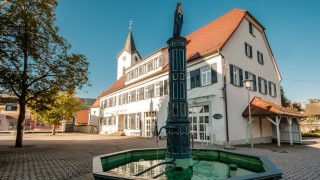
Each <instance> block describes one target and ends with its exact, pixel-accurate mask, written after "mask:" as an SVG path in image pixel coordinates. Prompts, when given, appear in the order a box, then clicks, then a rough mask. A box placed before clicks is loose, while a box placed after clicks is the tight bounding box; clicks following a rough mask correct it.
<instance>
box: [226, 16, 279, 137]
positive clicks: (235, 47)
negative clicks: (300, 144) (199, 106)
mask: <svg viewBox="0 0 320 180" xmlns="http://www.w3.org/2000/svg"><path fill="white" fill-rule="evenodd" d="M245 42H247V43H249V44H250V45H251V46H252V55H253V57H252V58H248V57H247V56H246V54H245ZM257 50H258V51H260V52H262V54H263V58H264V64H263V65H261V64H259V63H258V60H257ZM221 53H222V54H223V56H224V58H225V61H226V64H227V65H226V71H227V72H226V75H227V76H226V77H227V98H228V112H229V113H228V114H229V133H230V140H231V141H232V140H237V142H239V143H243V142H245V139H246V120H247V119H246V118H243V117H242V116H241V115H242V113H243V111H244V110H245V108H246V107H247V106H248V95H247V89H246V88H245V87H237V86H234V85H232V84H230V71H229V64H233V65H236V66H238V67H239V68H241V69H242V70H243V78H245V75H244V72H245V71H250V72H252V73H253V74H255V75H256V76H257V88H258V76H260V77H263V78H265V79H266V80H267V81H272V82H274V83H276V85H277V97H276V98H274V97H271V96H270V95H269V93H267V94H266V95H263V94H261V93H259V91H258V89H257V91H250V96H251V98H250V99H251V100H252V98H253V97H255V96H257V97H260V98H263V99H265V100H267V101H271V102H274V103H276V104H281V99H280V88H279V86H280V77H279V76H278V74H277V72H276V69H275V66H274V64H273V61H272V56H271V54H270V52H269V50H268V46H267V42H266V41H265V40H264V38H263V34H262V32H260V31H258V29H256V28H255V37H254V36H252V35H251V34H250V33H249V21H248V20H247V19H243V21H242V22H241V23H240V25H239V27H238V29H237V30H236V32H235V33H234V34H233V35H232V37H231V38H230V39H229V41H228V42H227V44H226V45H225V46H224V48H223V50H222V51H221ZM268 89H269V88H268ZM263 124H264V129H265V131H266V133H264V136H271V135H272V134H271V130H270V127H271V125H269V124H270V122H268V121H266V120H265V121H264V122H263ZM252 127H253V136H254V138H260V130H259V123H258V121H257V122H253V124H252Z"/></svg>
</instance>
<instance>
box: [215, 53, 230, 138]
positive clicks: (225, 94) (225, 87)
mask: <svg viewBox="0 0 320 180" xmlns="http://www.w3.org/2000/svg"><path fill="white" fill-rule="evenodd" d="M218 53H219V54H220V56H221V60H222V65H223V67H222V75H223V88H222V93H223V99H224V109H225V116H226V136H227V142H229V121H228V100H227V79H226V61H225V59H224V56H223V55H222V54H221V52H220V49H219V50H218Z"/></svg>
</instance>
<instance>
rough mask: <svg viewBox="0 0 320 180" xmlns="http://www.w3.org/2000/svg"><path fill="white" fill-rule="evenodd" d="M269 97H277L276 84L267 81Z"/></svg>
mask: <svg viewBox="0 0 320 180" xmlns="http://www.w3.org/2000/svg"><path fill="white" fill-rule="evenodd" d="M269 95H270V96H272V97H277V87H276V84H275V83H273V82H271V81H269Z"/></svg>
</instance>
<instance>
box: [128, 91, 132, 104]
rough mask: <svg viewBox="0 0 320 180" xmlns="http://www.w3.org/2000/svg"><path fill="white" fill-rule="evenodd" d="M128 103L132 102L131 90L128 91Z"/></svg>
mask: <svg viewBox="0 0 320 180" xmlns="http://www.w3.org/2000/svg"><path fill="white" fill-rule="evenodd" d="M128 103H131V92H128Z"/></svg>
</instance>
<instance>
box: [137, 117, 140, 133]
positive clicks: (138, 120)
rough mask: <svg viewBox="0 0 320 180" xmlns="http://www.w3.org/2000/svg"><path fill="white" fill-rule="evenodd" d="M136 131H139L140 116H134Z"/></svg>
mask: <svg viewBox="0 0 320 180" xmlns="http://www.w3.org/2000/svg"><path fill="white" fill-rule="evenodd" d="M136 129H140V116H139V114H136Z"/></svg>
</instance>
